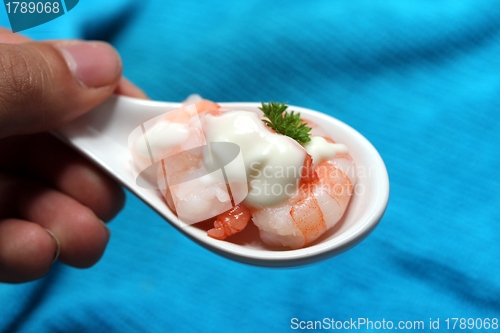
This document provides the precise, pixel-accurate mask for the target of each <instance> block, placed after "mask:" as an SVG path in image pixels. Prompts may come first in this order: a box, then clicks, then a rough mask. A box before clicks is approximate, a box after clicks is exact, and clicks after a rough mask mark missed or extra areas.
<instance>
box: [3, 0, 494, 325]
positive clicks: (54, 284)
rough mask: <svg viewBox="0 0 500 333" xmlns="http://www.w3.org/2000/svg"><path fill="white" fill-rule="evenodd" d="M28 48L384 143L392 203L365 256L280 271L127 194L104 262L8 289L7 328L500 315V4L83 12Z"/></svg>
mask: <svg viewBox="0 0 500 333" xmlns="http://www.w3.org/2000/svg"><path fill="white" fill-rule="evenodd" d="M1 15H4V13H3V10H1V9H0V23H1V24H2V25H4V26H6V25H7V22H8V21H7V20H6V17H5V16H1ZM26 34H28V35H29V36H31V37H33V38H36V39H45V38H51V39H52V38H68V37H79V38H86V39H104V40H108V41H109V42H111V43H112V44H113V45H114V46H115V47H116V48H117V49H118V50H119V52H120V53H121V55H122V58H123V63H124V73H125V75H126V76H127V77H128V78H130V79H131V80H132V81H133V82H135V83H136V84H137V85H139V86H140V87H142V88H143V89H144V90H145V91H146V93H147V94H149V96H150V97H151V98H153V99H158V100H167V101H180V100H182V99H184V98H185V97H186V96H187V95H189V94H191V93H193V92H196V93H199V94H201V95H202V96H204V97H206V98H209V99H212V100H215V101H261V100H263V101H268V100H278V101H288V102H289V103H290V104H294V105H300V106H304V107H308V108H312V109H316V110H321V111H323V112H325V113H328V114H331V115H333V116H335V117H337V118H339V119H340V120H342V121H344V122H346V123H348V124H350V125H351V126H353V127H354V128H356V129H357V130H359V131H360V132H361V133H362V134H364V135H365V136H366V137H367V138H368V139H369V140H370V141H371V142H372V143H373V144H374V145H375V147H377V149H378V150H379V152H380V153H381V155H382V157H383V158H384V160H385V162H386V164H387V168H388V171H389V176H390V180H391V197H390V200H389V206H388V208H387V211H386V214H385V215H384V218H383V219H382V221H381V223H380V225H379V226H378V228H377V229H376V230H375V231H374V232H373V233H372V234H371V235H370V236H369V237H368V238H367V239H366V240H365V241H363V242H362V243H361V244H360V245H358V246H356V247H355V248H354V249H352V250H350V251H348V252H346V253H344V254H342V255H340V256H338V257H335V258H332V259H331V260H327V261H324V262H321V263H318V264H315V265H311V266H307V267H302V268H297V269H269V268H259V267H252V266H246V265H243V264H239V263H235V262H233V261H230V260H227V259H224V258H222V257H219V256H217V255H215V254H213V253H211V252H209V251H207V250H205V249H203V248H201V247H200V246H198V245H196V244H194V243H193V242H192V241H190V240H189V239H187V238H186V237H185V236H183V235H181V234H180V233H178V232H177V231H176V230H175V229H173V228H172V227H170V225H169V224H168V223H166V222H165V221H164V220H162V219H161V218H160V217H159V216H158V215H156V214H155V213H154V212H152V211H151V210H150V209H149V208H148V207H147V206H146V205H144V204H143V203H142V202H140V201H139V200H138V199H137V198H135V197H134V196H133V195H128V196H127V204H126V206H125V208H124V210H123V212H121V213H120V214H119V215H118V217H116V218H115V219H114V220H113V221H112V223H111V224H110V229H111V233H112V237H111V240H110V243H109V247H108V249H107V251H106V253H105V255H104V257H103V259H102V260H101V261H100V262H99V263H98V264H97V265H96V266H94V267H93V268H91V269H88V270H78V269H74V268H70V267H67V266H64V265H62V264H56V265H55V266H54V268H53V270H52V271H51V273H50V274H49V275H48V276H46V277H45V278H43V279H42V280H39V281H36V282H33V283H27V284H23V285H5V284H0V313H1V315H0V331H7V332H10V331H21V332H52V331H58V332H59V331H60V332H77V331H78V332H93V333H97V332H135V331H138V332H139V331H141V332H170V331H180V332H182V331H184V332H203V331H233V332H235V331H238V332H257V331H259V332H260V331H265V332H267V331H275V332H283V331H290V330H292V329H293V328H294V324H293V321H292V318H298V320H320V321H323V318H334V319H335V320H341V321H345V320H350V319H351V318H352V319H353V320H355V321H356V320H357V319H358V318H367V319H368V320H371V321H373V322H375V321H382V320H384V319H385V320H386V321H389V320H390V321H392V322H394V325H397V324H398V322H399V321H401V320H403V321H407V320H408V321H411V322H413V321H423V322H424V324H425V328H426V329H427V330H428V329H429V320H430V319H431V318H432V319H433V320H435V319H437V318H440V325H441V329H443V328H444V327H445V322H444V320H445V319H446V318H448V317H465V318H469V317H471V318H488V317H489V318H492V317H497V318H498V317H500V265H499V263H498V259H499V255H500V224H499V221H500V218H499V216H500V214H499V213H500V209H499V208H498V202H499V201H500V200H499V199H500V177H499V176H498V173H497V172H498V170H497V168H498V167H499V166H500V154H499V152H498V149H499V148H498V147H500V137H499V135H498V133H499V132H500V122H499V115H500V7H499V6H498V0H463V1H457V0H440V1H417V0H379V1H369V0H340V1H330V0H324V1H312V2H311V1H310V2H308V3H307V4H305V3H301V2H299V1H274V2H271V1H263V0H262V1H238V2H236V1H232V2H228V1H209V0H206V1H194V0H190V1H180V2H179V1H175V2H173V1H160V0H149V1H133V0H129V1H118V0H115V1H94V0H86V1H80V3H79V4H78V5H77V7H75V8H74V9H73V10H72V11H71V12H69V13H68V14H66V15H64V16H62V17H60V18H59V19H56V20H54V21H52V22H49V23H47V24H44V25H42V26H40V27H38V28H33V29H30V30H27V31H26ZM358 324H359V322H358ZM374 325H377V323H375V324H374ZM361 328H362V329H363V330H364V329H365V328H366V326H363V327H361Z"/></svg>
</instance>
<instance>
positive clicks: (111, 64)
mask: <svg viewBox="0 0 500 333" xmlns="http://www.w3.org/2000/svg"><path fill="white" fill-rule="evenodd" d="M121 69H122V66H121V60H120V58H119V56H118V54H117V53H116V51H115V50H114V49H113V48H112V47H111V46H110V45H109V44H106V43H102V42H81V41H65V42H63V41H61V42H51V43H48V42H37V43H35V42H29V43H22V44H0V136H1V137H6V136H9V135H13V134H27V133H33V132H37V131H44V130H49V129H53V128H56V127H58V126H60V125H62V124H64V123H66V122H69V121H71V120H73V119H75V118H76V117H78V116H80V115H81V114H83V113H84V112H86V111H88V110H90V109H91V108H93V107H95V106H96V105H98V104H99V103H101V102H103V101H104V100H105V99H106V98H107V97H109V96H110V95H111V94H112V93H113V92H114V91H115V90H116V88H117V86H118V83H119V81H120V77H121Z"/></svg>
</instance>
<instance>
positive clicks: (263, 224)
mask: <svg viewBox="0 0 500 333" xmlns="http://www.w3.org/2000/svg"><path fill="white" fill-rule="evenodd" d="M306 162H307V160H306ZM307 163H308V165H307V166H306V169H308V168H313V170H314V171H313V172H314V176H313V177H311V176H309V177H304V176H303V177H302V180H301V185H300V188H299V191H298V192H297V193H296V194H295V195H293V196H292V197H290V198H289V199H288V200H287V202H285V203H283V204H282V205H278V206H275V207H269V208H264V209H257V210H254V211H253V219H252V220H253V222H254V223H255V225H257V227H258V228H259V230H260V237H261V239H262V240H263V241H264V242H265V243H268V244H270V245H278V246H285V247H290V248H292V249H297V248H302V247H304V246H306V245H308V244H310V243H311V242H313V241H314V240H316V239H317V238H318V237H320V236H321V235H322V234H323V233H324V232H325V231H326V230H328V229H330V228H332V227H333V226H334V225H335V224H336V223H337V222H338V221H339V220H340V219H341V217H342V215H343V214H344V212H345V210H346V207H347V205H348V203H349V200H350V198H351V196H352V193H353V189H354V185H355V183H356V173H355V170H354V161H353V160H352V158H351V156H350V155H349V154H346V153H344V154H338V155H336V156H335V157H334V158H332V159H330V160H327V161H324V162H321V163H319V164H318V165H317V166H316V167H313V166H312V165H311V162H310V160H309V162H307Z"/></svg>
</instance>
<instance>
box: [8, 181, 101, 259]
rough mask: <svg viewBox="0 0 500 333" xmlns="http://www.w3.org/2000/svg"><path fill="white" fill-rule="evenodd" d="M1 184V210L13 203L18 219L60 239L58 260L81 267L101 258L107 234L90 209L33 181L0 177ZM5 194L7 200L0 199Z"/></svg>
mask: <svg viewBox="0 0 500 333" xmlns="http://www.w3.org/2000/svg"><path fill="white" fill-rule="evenodd" d="M0 183H2V188H1V189H0V203H1V204H2V205H1V206H0V207H4V204H5V203H7V204H12V205H14V207H15V208H16V213H17V216H19V217H20V218H21V219H23V220H26V221H32V222H34V223H37V224H39V225H40V226H42V227H43V228H46V229H49V230H50V231H51V232H52V233H53V234H54V235H55V236H56V237H57V239H59V242H60V255H59V260H60V261H62V262H64V263H66V264H68V265H71V266H75V267H82V268H83V267H90V266H92V265H93V264H95V263H96V262H97V261H98V260H99V259H100V258H101V256H102V254H103V253H104V249H105V248H106V244H107V242H108V240H109V236H110V234H109V230H108V228H107V227H106V226H105V225H104V223H103V222H102V221H100V220H99V218H98V217H97V216H96V215H95V214H94V213H93V212H92V211H91V210H90V209H89V208H87V207H85V206H83V205H82V204H80V203H79V202H77V201H76V200H74V199H72V198H71V197H69V196H67V195H65V194H62V193H60V192H58V191H56V190H54V189H51V188H49V187H46V186H43V185H42V184H40V183H36V182H34V181H27V180H25V179H20V178H16V177H7V176H6V175H5V174H2V175H0ZM7 194H8V196H9V199H2V197H5V196H6V195H7ZM1 201H10V202H1Z"/></svg>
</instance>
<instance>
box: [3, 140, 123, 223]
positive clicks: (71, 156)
mask: <svg viewBox="0 0 500 333" xmlns="http://www.w3.org/2000/svg"><path fill="white" fill-rule="evenodd" d="M2 141H3V144H2V147H1V148H0V155H1V156H3V161H2V164H3V167H4V168H9V169H10V170H11V171H15V170H20V169H22V170H23V171H25V172H26V173H28V174H30V175H32V176H33V175H34V176H36V177H37V178H39V179H43V180H45V181H47V182H48V183H49V184H50V185H51V186H53V187H55V188H56V189H58V190H59V191H61V192H63V193H65V194H67V195H69V196H71V197H72V198H74V199H75V200H76V201H78V202H80V203H81V204H82V205H84V206H86V207H88V208H90V209H91V210H92V211H93V212H94V214H96V215H97V217H99V218H100V219H101V220H103V221H109V220H111V219H112V218H113V217H114V216H115V215H116V214H117V213H118V212H119V211H120V209H121V208H122V207H123V205H124V202H125V194H124V192H123V190H122V188H121V186H119V185H118V184H117V183H116V182H115V181H114V180H112V179H111V178H110V177H109V176H108V175H106V174H105V173H104V172H102V171H101V170H99V169H98V168H97V167H96V166H95V165H94V164H92V163H90V162H89V161H88V160H86V159H85V158H84V157H83V156H81V155H80V154H78V153H76V152H75V151H74V150H72V149H71V148H69V147H68V146H66V145H65V144H63V143H62V142H60V141H59V140H57V139H56V138H54V137H53V136H52V135H49V134H47V133H42V134H35V135H29V136H22V137H13V138H6V139H3V140H2Z"/></svg>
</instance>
